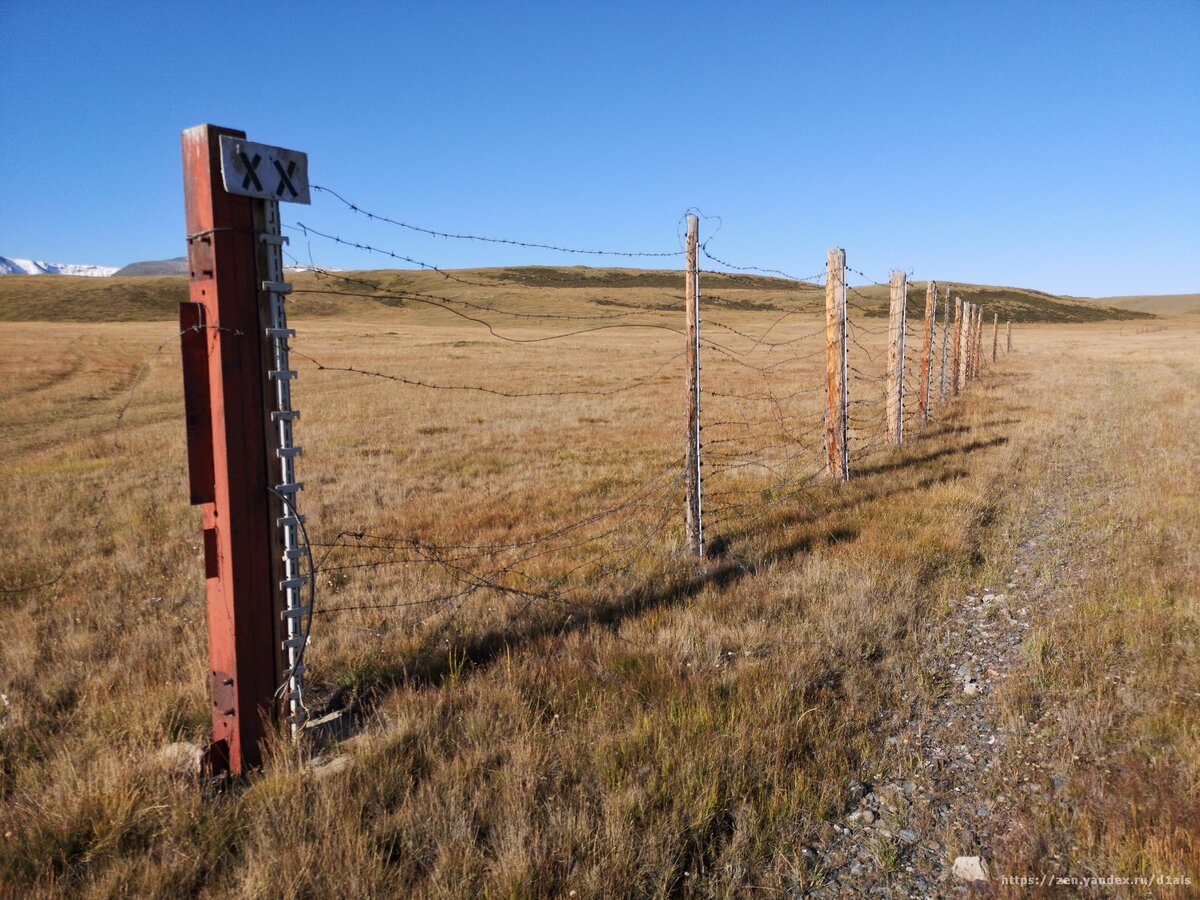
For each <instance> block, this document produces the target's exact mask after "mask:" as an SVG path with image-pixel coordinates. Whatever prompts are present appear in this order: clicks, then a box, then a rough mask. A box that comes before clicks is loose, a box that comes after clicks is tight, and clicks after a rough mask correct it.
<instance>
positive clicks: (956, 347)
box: [950, 297, 966, 395]
mask: <svg viewBox="0 0 1200 900" xmlns="http://www.w3.org/2000/svg"><path fill="white" fill-rule="evenodd" d="M964 312H966V309H965V308H964V305H963V301H962V297H955V298H954V336H953V338H952V339H951V342H950V383H951V384H952V385H953V386H954V393H955V395H957V394H958V392H959V391H961V390H962V387H963V383H962V376H961V374H960V372H961V364H962V360H961V359H960V358H959V357H960V356H961V355H962V330H963V313H964Z"/></svg>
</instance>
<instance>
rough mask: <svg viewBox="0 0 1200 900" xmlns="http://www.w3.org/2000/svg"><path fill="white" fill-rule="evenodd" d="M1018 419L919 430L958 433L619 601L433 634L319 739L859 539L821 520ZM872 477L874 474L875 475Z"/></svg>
mask: <svg viewBox="0 0 1200 900" xmlns="http://www.w3.org/2000/svg"><path fill="white" fill-rule="evenodd" d="M1019 422H1020V420H1019V419H1012V418H1006V419H997V420H993V421H990V422H987V423H983V424H982V425H977V426H970V425H965V424H961V423H945V424H942V425H939V426H936V427H935V428H933V429H929V430H927V431H925V432H923V433H922V435H921V436H920V438H921V440H922V441H928V440H932V439H935V438H938V437H941V438H950V439H951V443H950V445H949V446H944V447H940V448H938V449H936V450H931V451H929V452H924V453H909V454H907V455H905V456H904V457H903V458H900V459H893V460H884V461H881V462H879V463H876V464H874V465H867V466H862V467H860V468H858V469H856V470H855V472H854V475H855V478H856V481H854V482H851V485H848V486H840V485H832V484H819V485H815V486H813V487H811V488H808V489H806V490H804V491H803V492H797V495H796V499H797V508H791V509H786V510H780V511H779V512H777V513H775V514H773V515H769V516H766V517H762V518H759V519H757V520H756V521H754V522H753V523H752V524H749V523H748V524H747V525H746V526H744V527H739V528H737V529H734V530H730V531H724V532H720V531H717V530H715V529H714V533H713V534H712V536H711V539H710V548H711V549H710V552H711V555H710V558H708V559H706V560H704V561H703V562H700V563H696V564H693V565H692V567H691V570H690V571H685V567H683V566H681V568H680V572H679V574H677V575H676V576H674V577H670V578H669V579H667V580H666V581H665V582H664V581H661V580H660V581H658V582H656V583H654V584H641V585H638V586H636V587H634V588H631V589H629V590H626V591H624V592H623V593H621V594H619V595H618V596H616V597H613V598H612V599H607V600H597V601H595V602H592V603H588V604H572V605H571V607H570V608H569V610H567V609H564V614H563V615H560V616H547V617H545V618H542V619H540V620H534V621H526V622H524V623H521V624H514V625H510V626H509V627H504V628H495V629H492V630H490V631H487V632H484V633H480V634H477V635H473V636H470V637H468V638H466V639H465V640H461V639H459V640H456V641H455V642H454V650H453V651H452V653H450V654H447V652H446V650H445V647H444V646H442V645H440V644H438V642H437V641H434V640H431V641H429V642H428V643H427V645H426V647H425V649H423V650H422V651H421V652H420V653H419V655H417V656H416V658H412V657H410V658H407V659H401V660H397V661H396V662H394V663H391V664H386V663H385V664H384V665H382V666H381V667H378V668H375V669H374V670H373V671H372V672H371V673H370V674H369V675H368V676H366V677H365V678H364V679H363V680H362V681H361V682H360V683H359V684H358V685H357V695H356V696H351V694H350V693H349V692H348V691H337V692H334V693H333V694H332V695H330V696H329V697H328V699H327V701H326V703H325V704H324V706H325V710H324V712H325V714H326V716H325V718H326V720H327V722H326V725H324V726H322V728H321V729H318V730H316V732H315V733H316V735H317V737H318V739H319V740H325V741H330V740H333V741H336V740H340V739H344V738H346V737H348V736H350V735H352V734H353V733H355V732H356V731H358V730H359V729H360V728H361V727H362V724H363V722H364V721H365V720H366V719H367V718H368V717H369V714H370V712H371V710H372V709H373V708H374V707H375V706H376V705H377V704H378V702H379V701H380V699H381V698H382V697H383V696H384V695H385V694H386V693H387V692H388V691H390V690H392V689H394V688H396V687H401V686H403V687H406V688H410V689H412V688H415V689H418V690H426V689H436V688H439V687H441V686H442V685H443V684H445V683H446V682H447V681H448V680H450V679H451V678H454V679H462V678H469V677H472V676H473V675H475V674H478V673H481V672H484V671H486V670H487V669H488V668H489V666H490V665H491V664H492V663H494V662H496V661H497V660H498V659H500V658H502V657H504V656H505V655H507V654H508V653H510V652H511V651H512V650H513V649H514V648H516V647H520V646H524V645H530V644H535V643H537V642H538V641H541V640H543V639H546V638H551V637H563V636H566V635H569V634H572V633H580V632H584V631H587V630H588V629H591V628H607V629H611V630H614V631H615V630H616V629H617V628H618V627H619V626H620V624H621V623H622V622H624V621H627V620H629V619H632V618H634V617H636V616H640V615H642V614H644V613H646V612H648V611H651V610H654V609H659V608H664V607H671V606H675V605H678V604H681V603H683V602H685V601H687V600H689V599H692V598H694V597H695V596H697V595H698V594H699V593H700V592H702V591H703V590H705V589H709V588H715V589H717V590H726V589H729V588H731V587H733V586H734V585H736V584H737V583H738V582H740V581H742V580H743V579H745V578H747V577H750V576H753V575H755V574H757V572H758V571H759V569H760V568H761V567H763V566H764V565H767V564H778V563H780V562H787V561H788V560H790V559H795V558H797V557H800V556H803V555H805V554H807V553H810V552H811V551H812V550H813V549H814V548H817V547H819V546H830V545H833V544H838V543H843V542H846V541H852V540H854V539H855V538H857V537H858V534H859V532H858V529H857V528H855V527H852V526H849V525H846V524H844V523H837V524H836V527H828V528H822V527H821V523H822V522H826V523H828V524H830V525H835V523H836V520H837V519H838V518H839V517H842V516H845V515H846V514H847V513H850V512H852V511H854V510H855V509H859V508H862V507H865V506H869V505H872V504H875V503H879V502H883V501H887V500H889V499H893V498H895V497H898V496H902V495H904V494H911V493H915V492H919V491H923V490H927V489H928V488H931V487H935V486H937V485H939V484H943V483H946V482H949V481H953V480H956V479H958V478H962V477H964V476H966V475H968V474H969V470H968V469H967V468H965V467H963V466H961V465H955V466H943V467H940V470H938V471H933V472H929V473H923V474H922V473H919V472H918V471H917V470H919V469H920V467H922V466H926V465H930V464H936V463H938V462H940V461H944V460H947V459H948V458H951V457H965V456H968V455H969V454H972V453H975V452H977V451H979V450H985V449H989V448H993V447H999V446H1003V445H1004V444H1007V443H1008V442H1009V438H1008V436H1006V435H1003V434H1001V435H996V436H995V437H992V438H989V439H976V440H969V441H967V442H965V443H958V442H954V441H953V439H954V438H955V437H960V436H966V435H969V434H970V433H971V432H973V431H975V429H977V428H983V427H988V428H996V427H1004V426H1009V425H1015V424H1019ZM914 443H916V442H914ZM903 471H911V472H912V474H913V475H914V476H916V477H913V478H911V479H905V481H906V483H903V484H895V483H890V484H889V483H884V482H882V481H878V480H876V477H877V476H882V475H889V474H892V475H894V474H896V473H898V472H903ZM868 479H870V480H871V481H869V482H868ZM817 493H819V494H820V495H821V496H820V501H819V502H817V503H813V504H812V505H804V506H801V504H802V503H803V500H804V499H805V497H806V496H812V495H814V494H817ZM796 529H808V530H807V532H806V533H803V534H801V535H800V536H798V537H795V538H792V539H790V540H787V541H786V542H784V543H776V544H769V545H767V546H760V548H759V549H758V550H756V551H754V552H753V553H751V554H749V555H747V554H746V553H745V551H743V553H742V554H741V555H739V554H738V553H737V549H738V547H739V546H742V545H744V544H745V543H748V542H749V541H750V540H751V539H752V538H754V537H761V536H762V535H763V534H764V533H769V532H771V531H779V532H783V531H788V532H794V531H795V530H796ZM435 645H436V646H435Z"/></svg>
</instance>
